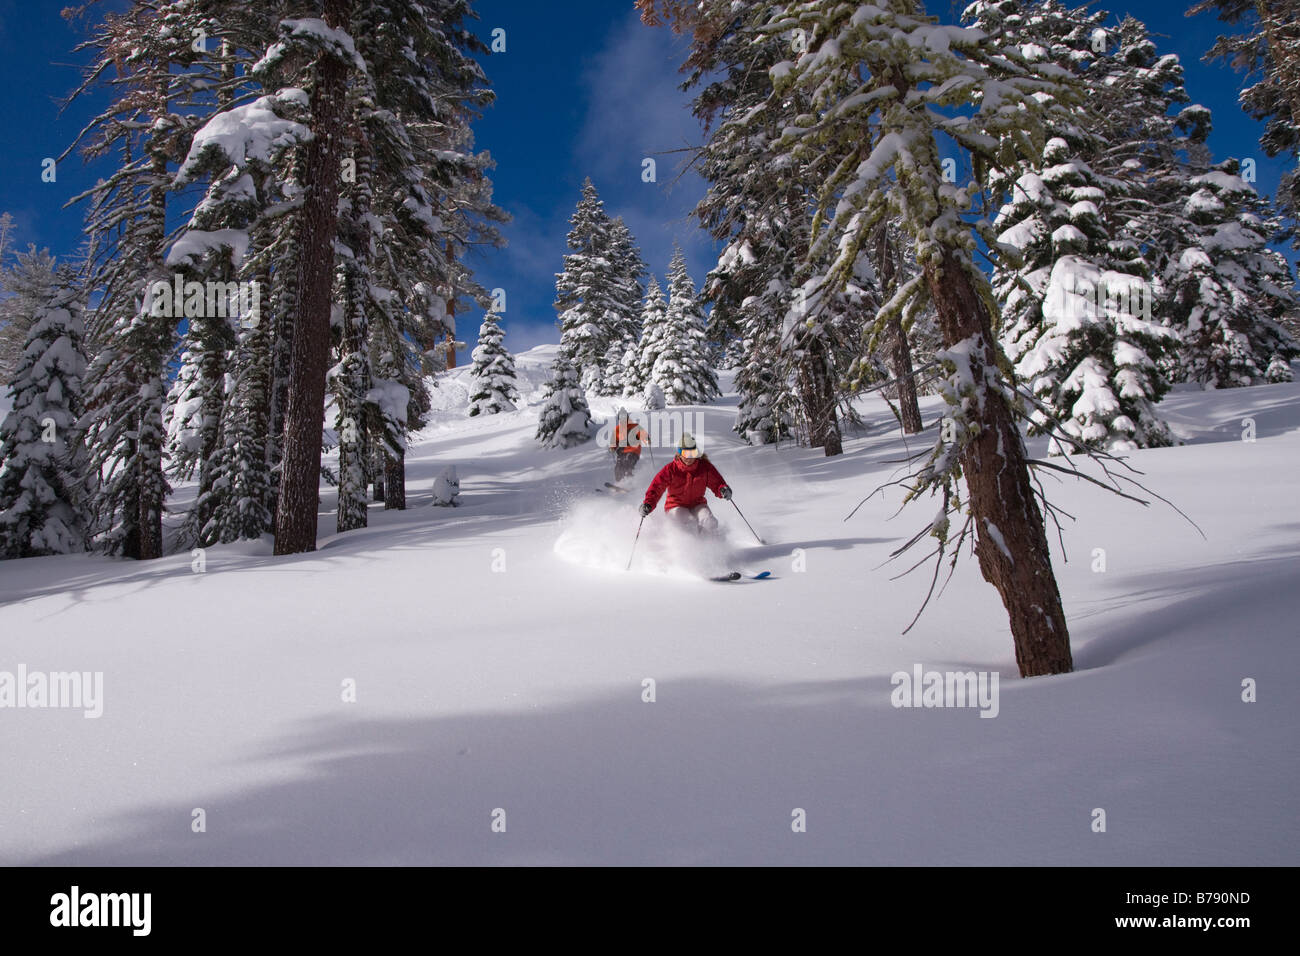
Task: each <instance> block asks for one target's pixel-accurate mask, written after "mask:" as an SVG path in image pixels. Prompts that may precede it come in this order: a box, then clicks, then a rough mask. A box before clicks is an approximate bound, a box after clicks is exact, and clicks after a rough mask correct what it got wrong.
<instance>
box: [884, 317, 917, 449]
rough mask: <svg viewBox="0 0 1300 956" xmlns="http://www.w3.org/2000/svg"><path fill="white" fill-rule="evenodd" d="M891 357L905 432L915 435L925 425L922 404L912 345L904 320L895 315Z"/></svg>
mask: <svg viewBox="0 0 1300 956" xmlns="http://www.w3.org/2000/svg"><path fill="white" fill-rule="evenodd" d="M889 332H890V343H889V357H890V358H891V359H892V360H893V366H894V378H896V379H897V380H898V391H897V393H896V394H897V395H898V411H899V415H900V416H901V417H902V419H903V433H904V434H907V435H915V434H916V433H917V432H919V431H920V430H921V429H922V428H924V427H925V425H924V423H923V422H922V421H921V405H920V402H918V400H917V397H916V377H915V376H914V375H913V374H912V347H911V345H909V344H908V341H907V332H906V331H905V330H904V329H903V323H902V320H900V319H899V318H897V317H895V318H893V319H891V320H890V322H889Z"/></svg>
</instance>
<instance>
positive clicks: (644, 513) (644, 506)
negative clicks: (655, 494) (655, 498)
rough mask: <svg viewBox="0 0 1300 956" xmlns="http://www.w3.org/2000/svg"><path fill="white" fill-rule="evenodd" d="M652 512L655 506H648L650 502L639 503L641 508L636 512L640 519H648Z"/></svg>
mask: <svg viewBox="0 0 1300 956" xmlns="http://www.w3.org/2000/svg"><path fill="white" fill-rule="evenodd" d="M654 510H655V506H654V505H652V504H650V502H648V501H643V502H641V507H640V508H638V509H637V511H639V512H641V517H642V518H645V517H648V516H649V514H650V512H652V511H654Z"/></svg>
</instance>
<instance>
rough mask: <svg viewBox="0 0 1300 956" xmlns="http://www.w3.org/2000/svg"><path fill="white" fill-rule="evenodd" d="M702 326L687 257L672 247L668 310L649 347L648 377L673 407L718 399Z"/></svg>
mask: <svg viewBox="0 0 1300 956" xmlns="http://www.w3.org/2000/svg"><path fill="white" fill-rule="evenodd" d="M705 325H706V320H705V317H704V312H703V310H702V309H701V308H700V303H699V300H698V298H696V295H695V283H694V282H693V281H692V280H691V276H690V272H689V271H688V270H687V267H686V256H685V255H684V254H683V253H682V250H681V247H680V246H677V245H676V244H674V246H673V258H672V261H671V262H670V263H669V265H668V308H667V311H666V312H665V313H664V319H663V322H662V323H661V329H662V331H661V332H660V333H659V335H658V336H656V340H655V341H654V342H653V343H652V345H651V347H652V348H654V349H655V351H654V353H653V354H654V363H653V364H652V365H651V366H650V372H649V374H648V376H647V380H648V381H651V382H654V383H655V384H656V385H658V386H659V387H660V388H662V389H663V390H664V396H665V397H666V398H667V399H668V401H669V402H670V403H672V404H674V405H694V404H703V403H705V402H708V401H710V400H712V399H714V398H716V397H717V396H718V395H719V391H718V379H717V376H716V375H715V374H714V372H713V369H712V368H711V367H710V365H709V349H708V342H707V341H706V339H705V334H704V329H705Z"/></svg>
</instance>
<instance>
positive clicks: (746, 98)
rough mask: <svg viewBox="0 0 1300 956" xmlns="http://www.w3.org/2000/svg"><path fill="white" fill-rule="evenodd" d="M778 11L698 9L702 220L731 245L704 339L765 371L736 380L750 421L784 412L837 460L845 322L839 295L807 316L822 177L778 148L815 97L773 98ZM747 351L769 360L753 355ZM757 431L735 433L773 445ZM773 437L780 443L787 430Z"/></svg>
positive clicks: (694, 66)
mask: <svg viewBox="0 0 1300 956" xmlns="http://www.w3.org/2000/svg"><path fill="white" fill-rule="evenodd" d="M778 6H779V5H774V4H772V3H767V2H750V3H737V4H731V5H729V6H728V5H724V4H719V3H714V4H706V5H702V8H701V9H705V8H707V10H708V13H707V14H706V17H707V18H708V22H709V26H708V28H707V31H706V32H707V35H708V41H707V43H702V44H700V45H699V46H697V48H696V51H695V53H694V54H693V55H692V57H691V59H690V60H688V62H687V65H686V69H687V70H689V71H690V73H691V78H690V80H689V82H688V85H700V84H704V83H705V81H706V80H708V83H707V85H703V86H701V88H700V89H699V92H698V93H697V95H696V98H695V101H694V104H693V109H694V112H695V114H696V116H697V117H698V118H699V119H700V120H701V121H702V122H703V123H704V124H705V126H706V127H708V128H711V130H712V131H711V134H710V136H709V140H708V142H707V143H706V145H705V148H704V151H703V153H702V155H701V163H700V170H701V173H702V174H703V175H704V177H705V178H706V179H707V180H708V181H709V190H708V192H707V193H706V195H705V197H704V198H703V199H702V200H701V201H700V202H699V204H698V205H697V206H696V209H695V211H694V215H695V216H696V217H697V218H698V219H699V221H700V223H701V224H702V225H703V226H704V227H705V228H706V229H707V230H708V231H709V232H710V234H711V235H712V236H713V237H714V239H716V240H718V241H720V242H723V243H725V244H726V245H725V246H724V248H723V251H722V254H721V255H720V256H719V259H718V264H717V266H716V267H715V268H714V269H713V270H711V272H710V274H709V278H708V280H707V281H706V283H705V292H706V295H707V296H708V298H709V300H710V301H711V302H712V304H713V311H712V313H711V314H710V319H709V321H710V328H711V331H709V330H706V337H707V339H708V340H709V343H710V353H711V356H713V357H714V358H715V359H716V357H717V355H718V353H719V352H722V353H723V355H724V357H725V355H726V352H727V350H728V347H729V346H730V347H731V349H732V360H733V361H734V364H736V365H737V367H738V368H740V369H744V367H745V366H746V365H747V364H749V363H750V362H751V361H755V360H756V361H757V363H758V365H759V366H760V369H759V370H758V371H757V374H754V375H750V374H740V375H738V377H737V386H738V388H739V389H741V390H742V391H741V395H740V400H741V401H740V404H741V410H742V413H747V412H752V411H757V410H760V409H761V411H758V416H759V419H762V418H764V417H765V416H766V414H767V411H766V410H767V409H785V410H788V412H789V414H790V417H791V418H792V419H794V420H795V421H797V422H799V423H801V425H802V427H801V428H800V429H799V435H800V437H801V438H802V439H803V440H806V441H807V442H808V443H809V444H810V445H812V446H814V447H820V448H824V449H825V451H826V454H828V455H834V454H838V453H839V452H840V450H841V441H840V431H839V421H838V414H837V402H838V398H839V396H838V395H837V390H836V383H837V381H838V379H839V378H840V375H839V374H838V373H837V371H836V368H835V365H836V362H835V356H836V353H837V352H838V351H839V348H840V346H841V345H842V343H841V342H838V341H836V336H837V335H838V333H839V332H840V331H841V329H842V324H841V319H842V318H843V314H842V313H839V312H837V311H835V310H837V309H838V308H839V307H841V306H843V305H844V304H845V303H844V300H843V299H842V297H840V296H838V295H832V296H828V297H826V299H825V302H826V304H827V310H826V312H825V313H824V315H808V314H807V313H805V312H804V310H803V304H804V301H805V297H806V293H805V291H804V290H803V285H804V280H805V279H806V277H807V275H806V273H807V268H808V267H807V266H806V265H805V260H806V258H807V253H808V241H809V236H810V230H809V220H810V216H811V209H812V205H813V201H812V184H813V183H815V182H816V181H817V178H818V175H820V174H816V173H813V172H812V171H811V169H810V168H809V167H808V166H807V165H800V164H799V161H798V160H796V159H794V158H793V157H791V156H790V155H778V154H777V153H776V152H775V151H774V150H773V149H772V145H773V144H774V143H775V142H776V141H777V140H779V139H780V137H781V136H782V133H783V130H784V129H785V128H786V127H788V126H790V125H792V124H796V123H797V122H798V121H799V120H800V117H803V116H806V115H807V112H808V111H807V102H806V99H807V98H806V97H805V96H803V95H802V94H801V93H799V92H798V91H796V92H795V93H794V94H793V95H787V96H780V97H777V96H774V95H773V87H772V79H771V76H770V74H769V70H770V69H771V68H772V67H774V66H775V65H776V64H777V63H779V62H781V61H782V60H783V59H784V58H785V56H786V55H787V54H788V53H789V51H790V49H791V43H792V41H791V37H789V36H786V35H784V34H783V33H781V32H778V31H771V30H767V29H766V28H765V24H766V23H767V21H768V19H769V17H771V16H774V15H775V14H776V13H777V8H778ZM715 124H716V126H715ZM763 323H766V326H764V325H763ZM737 342H739V344H740V349H739V350H737V349H736V343H737ZM773 342H775V343H776V345H777V347H776V349H775V351H773V350H772V349H771V344H772V343H773ZM745 343H750V344H752V345H753V346H754V347H755V348H764V349H766V350H767V351H766V354H764V355H763V356H762V357H757V356H750V355H747V354H745V353H744V351H743V349H744V345H745ZM737 351H738V352H739V354H736V353H737ZM750 388H758V389H761V391H760V392H750V391H748V389H750ZM786 414H787V412H786V411H780V412H778V413H777V419H776V421H777V422H784V419H785V417H786ZM753 424H754V422H753V420H750V419H748V418H747V414H742V419H741V420H740V421H739V422H738V423H737V427H738V429H739V430H740V431H741V432H742V434H748V435H751V436H752V435H758V434H763V433H764V432H766V433H767V434H769V435H772V434H774V433H773V432H772V431H771V430H769V429H766V428H760V429H757V430H756V429H755V428H754V427H753ZM775 427H776V429H777V431H778V432H779V430H780V429H781V428H783V427H784V425H783V424H776V425H775Z"/></svg>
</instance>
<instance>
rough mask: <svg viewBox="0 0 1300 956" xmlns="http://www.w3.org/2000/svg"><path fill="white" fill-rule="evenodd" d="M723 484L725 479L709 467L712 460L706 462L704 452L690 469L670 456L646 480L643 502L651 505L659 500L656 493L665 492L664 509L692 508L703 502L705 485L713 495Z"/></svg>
mask: <svg viewBox="0 0 1300 956" xmlns="http://www.w3.org/2000/svg"><path fill="white" fill-rule="evenodd" d="M724 485H726V481H724V480H723V478H722V475H721V474H720V473H719V472H718V469H716V468H714V467H713V462H711V461H709V459H708V456H707V455H705V456H703V457H701V458H700V459H699V464H698V465H696V466H695V467H694V468H688V467H687V466H686V465H684V464H682V461H681V459H680V458H674V459H673V460H672V461H670V462H669V463H668V464H666V465H664V466H663V467H662V468H660V469H659V474H657V475H655V479H654V481H652V482H650V487H649V488H647V489H646V492H645V503H646V504H648V505H649V506H650V507H652V508H653V507H654V506H655V505H657V504H658V503H659V496H660V495H662V494H663V493H664V492H665V491H667V492H668V500H667V501H665V502H664V510H665V511H672V510H673V509H674V508H694V507H695V506H696V505H702V504H704V489H706V488H707V489H709V490H710V491H712V492H713V493H714V494H715V495H716V494H718V491H719V489H721V488H722V487H723V486H724Z"/></svg>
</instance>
